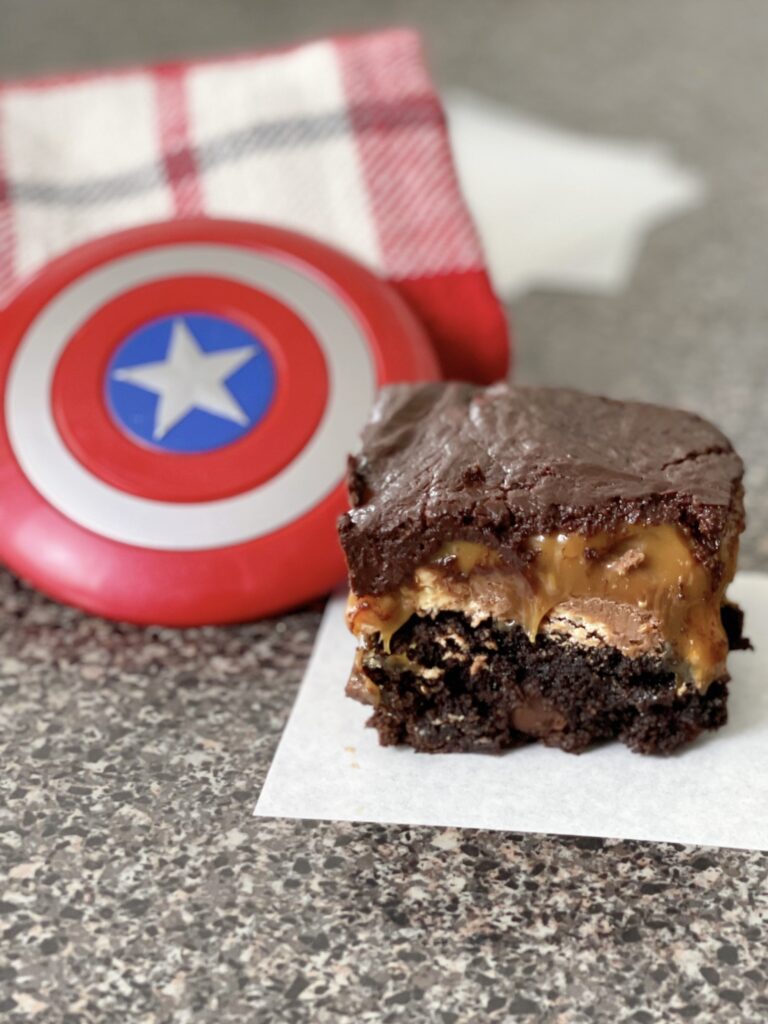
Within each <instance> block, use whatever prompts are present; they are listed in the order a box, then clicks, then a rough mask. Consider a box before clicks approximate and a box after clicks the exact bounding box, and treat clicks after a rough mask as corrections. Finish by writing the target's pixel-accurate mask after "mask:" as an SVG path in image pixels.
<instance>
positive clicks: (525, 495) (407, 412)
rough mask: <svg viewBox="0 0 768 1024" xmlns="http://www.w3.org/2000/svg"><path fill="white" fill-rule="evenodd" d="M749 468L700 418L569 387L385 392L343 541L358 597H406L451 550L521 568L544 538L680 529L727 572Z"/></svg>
mask: <svg viewBox="0 0 768 1024" xmlns="http://www.w3.org/2000/svg"><path fill="white" fill-rule="evenodd" d="M742 475H743V465H742V462H741V459H740V458H739V457H738V455H737V454H736V453H735V452H734V450H733V447H732V446H731V444H730V442H729V441H728V439H727V438H726V437H725V436H724V435H723V434H722V433H721V432H720V431H719V430H718V429H717V428H716V427H715V426H713V425H712V424H711V423H708V422H707V421H706V420H704V419H702V418H701V417H699V416H696V415H694V414H692V413H688V412H683V411H681V410H677V409H668V408H664V407H662V406H656V405H649V404H646V403H641V402H618V401H613V400H611V399H607V398H598V397H594V396H592V395H586V394H583V393H581V392H578V391H573V390H569V389H565V388H525V387H513V386H511V385H508V384H504V383H501V384H495V385H493V386H492V387H490V388H478V387H475V386H474V385H470V384H456V383H448V384H441V383H437V384H408V385H404V384H403V385H394V386H391V387H389V388H386V389H385V390H384V391H383V392H382V394H381V396H380V398H379V400H378V402H377V405H376V407H375V409H374V411H373V414H372V418H371V421H370V423H369V425H368V426H367V427H366V429H365V431H364V433H363V444H362V450H361V452H360V454H359V455H357V456H353V457H351V458H350V460H349V476H348V484H349V493H350V500H351V504H352V509H351V510H350V511H349V512H348V513H347V514H346V515H344V516H342V518H341V519H340V521H339V534H340V537H341V542H342V545H343V547H344V550H345V553H346V556H347V562H348V565H349V571H350V578H351V584H352V588H353V590H354V591H355V592H356V593H358V594H382V593H385V592H387V591H389V590H392V589H393V588H394V587H397V586H399V585H400V584H402V583H403V582H404V581H406V580H407V579H408V578H410V576H411V575H412V573H413V571H414V569H415V568H416V567H417V566H418V565H420V564H423V563H424V562H426V561H427V560H428V559H429V558H430V557H431V556H432V555H434V553H435V552H436V551H437V550H438V548H439V547H440V546H441V544H443V543H444V542H445V541H446V539H448V538H450V539H463V540H473V541H478V542H480V543H483V544H486V545H488V546H489V547H493V548H496V549H497V550H499V551H500V552H501V554H502V556H503V557H504V558H505V559H506V560H508V561H509V562H510V563H511V564H519V563H520V561H521V560H525V559H526V558H529V557H530V553H527V552H526V549H525V546H524V542H525V540H526V538H527V537H529V536H531V535H532V534H538V533H547V534H551V533H557V532H560V531H563V532H579V533H583V534H587V535H589V534H593V533H597V532H598V531H615V530H620V529H621V528H622V526H624V525H626V524H635V523H644V524H655V523H675V524H678V525H679V526H680V527H681V528H682V529H683V530H684V531H685V533H686V534H687V535H688V536H689V537H690V540H691V545H692V548H693V550H694V553H695V555H696V557H697V558H698V559H700V560H701V561H702V562H704V563H705V564H707V565H708V566H709V567H710V568H711V569H712V570H713V572H714V573H715V574H716V573H717V569H718V565H719V558H718V554H719V550H720V545H721V542H722V540H723V538H724V536H725V535H726V533H733V532H734V531H735V532H738V531H740V530H741V529H743V519H744V516H743V504H742V487H741V479H742Z"/></svg>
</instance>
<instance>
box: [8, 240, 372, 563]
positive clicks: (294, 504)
mask: <svg viewBox="0 0 768 1024" xmlns="http://www.w3.org/2000/svg"><path fill="white" fill-rule="evenodd" d="M188 274H207V275H214V276H217V277H223V278H227V279H229V280H233V281H238V282H240V283H242V284H245V285H248V286H250V287H253V288H257V289H259V290H260V291H263V292H267V293H268V294H270V295H273V296H275V297H276V298H278V299H279V300H280V301H281V302H283V303H284V304H285V305H286V306H288V307H290V308H291V309H292V310H293V311H294V312H295V313H296V314H297V315H298V316H300V317H301V318H302V319H303V320H304V321H305V322H306V324H307V325H308V327H309V329H310V330H311V331H312V333H313V334H314V336H315V339H316V340H317V342H318V345H319V346H320V348H321V350H322V352H323V355H324V356H325V360H326V365H327V369H328V403H327V406H326V408H325V411H324V412H323V415H322V418H321V420H320V423H319V424H318V427H317V430H316V431H315V433H314V435H313V436H312V437H311V438H310V440H309V441H308V442H307V444H306V445H305V447H304V448H303V449H302V451H301V452H300V453H299V455H298V456H297V457H296V458H295V459H294V460H293V461H292V462H291V463H290V464H289V465H288V466H286V467H285V468H284V469H283V470H281V471H280V472H279V473H278V474H277V475H276V476H274V477H272V478H271V479H270V480H267V481H265V482H264V483H263V484H261V485H260V486H258V487H256V488H254V489H253V490H251V491H246V492H243V493H242V494H236V495H233V496H232V497H228V498H223V499H220V500H216V501H205V502H197V503H191V502H178V503H176V502H168V501H155V500H152V499H145V498H140V497H138V496H136V495H133V494H128V493H127V492H125V491H121V490H119V489H117V488H115V487H111V486H110V485H109V484H108V483H106V482H105V481H104V480H101V479H99V478H98V477H96V476H94V475H93V474H92V473H91V472H89V471H88V470H87V469H86V468H85V467H84V466H83V465H82V464H81V463H80V462H78V461H77V459H76V458H75V457H74V455H73V454H72V452H70V450H69V449H68V448H67V446H66V444H65V443H64V441H63V440H62V438H61V436H60V435H59V432H58V430H57V428H56V423H55V420H54V417H53V411H52V409H51V404H50V395H51V386H52V382H53V376H54V373H55V370H56V365H57V363H58V360H59V357H60V355H61V353H62V352H63V350H64V348H66V345H67V343H68V342H69V339H70V338H71V337H72V335H73V334H74V332H75V331H76V330H77V329H78V328H79V327H80V326H81V325H82V324H83V323H84V322H85V321H86V320H87V319H88V318H89V317H90V316H91V315H92V314H93V313H95V312H96V311H97V310H98V309H100V308H101V307H102V306H104V305H105V304H106V303H107V302H109V301H110V300H111V299H113V298H115V297H117V296H119V295H120V294H122V293H123V292H125V291H127V290H129V289H130V288H135V287H138V286H140V285H143V284H147V283H150V282H152V281H156V280H158V279H160V278H165V279H167V278H169V277H174V276H181V275H188ZM375 389H376V376H375V370H374V365H373V359H372V355H371V352H370V350H369V347H368V342H367V340H366V334H365V330H364V328H363V326H362V324H361V323H360V322H359V321H358V319H357V317H356V316H355V314H354V311H353V310H352V309H350V308H349V307H347V306H346V305H344V303H343V302H342V301H341V300H340V299H339V297H338V296H337V295H335V294H334V293H333V292H332V291H331V290H330V289H328V288H324V287H323V286H322V285H321V284H320V282H319V281H318V280H317V279H315V278H314V277H311V276H309V275H308V274H306V273H304V272H302V271H301V270H300V269H299V268H298V267H297V266H296V265H293V264H288V263H287V262H282V261H280V260H278V259H277V258H276V257H274V256H265V255H262V254H260V253H257V252H254V251H251V250H248V249H245V248H240V247H237V246H233V245H217V244H204V243H188V244H173V245H168V246H162V247H157V248H153V249H149V250H147V251H145V252H140V253H135V254H131V255H128V256H123V257H120V258H118V259H115V260H113V261H112V262H110V263H108V264H106V265H105V266H101V267H98V268H97V269H95V270H92V271H90V272H89V273H87V274H85V275H83V276H82V277H80V278H78V279H77V280H75V281H73V282H72V283H71V284H69V285H68V286H67V287H66V288H65V289H63V290H62V291H61V292H60V293H59V294H58V295H57V296H56V297H55V298H54V299H52V300H51V302H50V303H49V304H48V305H47V306H46V307H45V308H44V309H43V310H41V312H40V313H39V314H38V315H37V317H36V318H35V320H34V321H33V322H32V323H31V324H30V326H29V328H28V329H27V331H26V333H25V334H24V337H23V338H22V340H21V342H20V343H19V346H18V348H17V350H16V354H15V356H14V359H13V362H12V365H11V369H10V372H9V376H8V383H7V386H6V406H5V408H6V421H7V426H8V435H9V438H10V442H11V447H12V448H13V452H14V454H15V456H16V458H17V460H18V462H19V465H20V466H21V468H22V470H23V471H24V473H25V475H26V476H27V478H28V479H29V481H30V482H31V483H32V485H33V486H34V487H35V488H36V489H37V490H38V491H39V492H40V494H41V495H42V496H43V497H44V498H45V499H46V500H47V501H48V502H50V504H51V505H53V506H54V508H56V509H58V510H59V512H61V513H62V514H63V515H65V516H66V517H67V518H69V519H71V520H73V521H74V522H75V523H78V524H79V525H80V526H82V527H84V528H85V529H87V530H91V531H92V532H93V533H96V534H99V535H100V536H102V537H108V538H110V539H111V540H115V541H120V542H122V543H124V544H135V545H137V546H139V547H143V548H155V549H158V550H166V551H185V550H186V551H190V550H202V549H208V548H219V547H228V546H230V545H233V544H240V543H244V542H246V541H249V540H254V539H256V538H258V537H263V536H265V535H267V534H270V533H274V532H275V531H276V530H279V529H280V528H281V527H283V526H286V525H288V524H289V523H291V522H293V521H295V520H296V519H298V518H300V517H301V516H302V515H304V514H305V513H307V512H309V511H310V510H311V509H312V508H313V507H314V506H315V505H317V504H318V503H319V502H320V501H321V500H322V499H323V498H324V497H325V496H326V495H328V494H329V493H330V492H331V491H332V490H333V489H334V487H336V486H337V484H338V483H339V481H340V480H341V478H342V475H343V467H344V454H345V452H346V451H347V450H348V449H349V447H350V445H352V444H354V443H355V441H356V439H357V435H358V433H359V432H360V430H361V429H362V427H363V425H364V424H365V421H366V419H367V417H368V414H369V412H370V409H371V405H372V404H373V399H374V395H375Z"/></svg>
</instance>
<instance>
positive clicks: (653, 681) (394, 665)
mask: <svg viewBox="0 0 768 1024" xmlns="http://www.w3.org/2000/svg"><path fill="white" fill-rule="evenodd" d="M724 619H725V616H724ZM725 625H726V627H727V630H728V633H729V641H730V644H731V647H732V649H733V648H737V647H741V646H743V645H744V643H745V641H743V639H742V637H741V620H740V616H739V614H738V610H737V609H735V610H734V609H731V610H730V611H729V614H728V619H727V621H726V622H725ZM364 674H365V676H367V677H368V679H369V680H371V681H372V682H373V683H374V684H375V685H376V687H377V688H378V697H377V702H376V708H375V711H374V713H373V715H372V717H371V718H370V720H369V722H368V724H369V725H371V726H373V727H374V728H376V729H377V730H378V733H379V740H380V742H381V743H382V745H385V746H388V745H393V744H401V743H405V744H409V745H410V746H412V747H414V748H415V749H416V750H420V751H425V752H432V753H438V752H449V751H501V750H505V749H508V748H511V747H516V746H520V745H521V744H523V743H529V742H531V741H532V740H539V741H540V742H542V743H544V744H546V745H547V746H552V747H560V748H561V749H562V750H565V751H568V752H570V753H580V752H581V751H583V750H585V749H586V748H587V747H588V746H590V744H593V743H595V742H598V741H601V740H611V739H618V740H620V741H621V742H622V743H625V744H626V745H627V746H628V747H630V748H631V749H632V750H635V751H637V752H639V753H644V754H669V753H672V752H673V751H675V750H677V749H678V748H679V747H681V746H683V745H685V744H686V743H689V742H690V741H691V740H693V739H695V738H696V737H697V736H698V735H699V734H700V733H702V732H703V731H705V730H712V729H718V728H720V726H722V725H724V724H725V722H726V720H727V707H726V702H727V696H728V677H727V676H726V677H724V678H722V679H720V680H717V681H715V682H713V683H712V684H711V685H710V686H709V688H708V689H707V691H706V693H704V694H701V693H698V692H697V691H692V692H686V693H685V694H678V693H677V680H676V678H675V675H674V673H673V672H672V671H671V670H670V668H669V666H668V665H666V664H665V663H664V661H663V660H662V659H660V658H654V657H649V656H642V657H639V658H628V657H626V656H625V655H623V654H622V653H621V652H620V651H619V650H617V649H615V648H612V647H587V646H584V645H579V644H574V643H570V642H568V641H563V640H561V639H556V638H554V637H539V638H537V641H536V644H535V645H534V644H532V643H531V642H530V640H529V639H528V637H527V635H526V634H525V632H524V631H523V629H522V628H521V627H520V626H516V625H513V626H509V627H507V626H500V625H494V624H493V623H491V622H490V621H489V622H487V623H484V624H481V625H479V626H477V627H472V625H471V624H470V623H469V622H468V620H467V619H466V618H465V617H464V616H463V615H461V614H459V613H455V612H443V613H441V614H440V615H438V616H437V617H436V618H434V619H431V618H419V617H416V616H414V617H413V618H411V619H410V620H409V621H408V622H407V623H405V625H404V626H402V627H401V628H400V629H399V630H398V632H397V633H396V634H395V635H394V637H393V638H392V641H391V645H390V653H389V655H387V654H386V652H384V651H383V650H381V649H379V650H378V651H376V650H374V651H373V652H367V653H366V665H365V669H364ZM349 692H350V695H354V692H355V687H351V688H350V690H349Z"/></svg>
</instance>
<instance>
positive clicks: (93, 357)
mask: <svg viewBox="0 0 768 1024" xmlns="http://www.w3.org/2000/svg"><path fill="white" fill-rule="evenodd" d="M2 324H3V338H4V347H3V349H2V352H0V387H1V389H2V394H3V417H2V424H1V425H0V515H2V530H0V558H1V559H2V560H3V561H4V562H5V563H6V564H7V565H8V566H9V567H10V568H11V569H13V570H14V571H16V572H17V573H18V574H19V575H21V576H22V577H24V578H25V579H27V580H29V581H30V582H32V583H33V584H34V585H36V586H37V587H39V588H40V589H41V590H44V591H45V592H47V593H48V594H50V595H51V596H52V597H55V598H57V599H59V600H62V601H66V602H68V603H71V604H75V605H78V606H80V607H82V608H84V609H86V610H88V611H91V612H95V613H97V614H101V615H105V616H108V617H111V618H117V619H123V620H128V621H133V622H142V623H146V622H157V623H163V624H168V625H187V624H188V625H192V624H201V623H214V622H227V621H236V620H241V619H247V618H254V617H259V616H264V615H268V614H271V613H275V612H277V611H280V610H282V609H285V608H288V607H290V606H292V605H296V604H298V603H300V602H302V601H306V600H309V599H311V598H313V597H316V596H319V595H321V594H323V593H325V592H326V591H327V590H328V589H329V588H330V587H332V586H333V585H334V584H335V583H336V582H337V581H338V580H339V579H340V578H341V577H342V576H343V571H344V570H343V559H342V556H341V552H340V549H339V546H338V542H337V540H336V534H335V522H336V518H337V516H338V515H339V514H340V513H341V512H342V511H343V510H344V508H345V507H346V497H345V490H344V484H343V473H344V463H345V456H346V453H347V452H348V451H349V450H350V449H351V448H353V447H354V446H355V444H356V442H357V437H358V435H359V433H360V430H361V428H362V426H363V425H364V423H365V421H366V419H367V417H368V414H369V412H370V408H371V405H372V402H373V399H374V396H375V393H376V391H377V389H378V387H380V386H381V385H383V384H386V383H391V382H394V381H406V380H426V379H435V378H437V377H438V375H439V370H438V364H437V360H436V357H435V355H434V353H433V350H432V347H431V345H430V343H429V341H428V339H427V337H426V335H425V333H424V331H423V329H422V327H421V326H420V325H419V323H418V322H417V321H416V320H415V318H414V317H413V315H412V314H411V313H410V311H409V310H408V308H407V307H406V306H405V305H404V304H403V302H402V300H401V299H400V298H399V297H398V296H397V295H396V294H395V293H394V291H393V290H392V289H391V288H390V287H389V286H388V285H386V284H385V283H384V282H382V281H380V280H379V279H378V278H376V277H375V276H374V275H373V274H371V273H370V272H368V271H367V270H365V269H364V268H362V267H361V266H359V265H358V264H357V263H355V262H354V261H353V260H351V259H349V258H348V257H346V256H344V255H342V254H341V253H339V252H336V251H335V250H333V249H330V248H328V247H327V246H325V245H322V244H321V243H319V242H316V241H313V240H310V239H308V238H304V237H303V236H300V235H297V234H294V233H291V232H287V231H283V230H280V229H277V228H271V227H265V226H261V225H254V224H241V223H238V222H232V221H213V220H194V221H176V222H171V223H166V224H160V225H152V226H149V227H142V228H137V229H134V230H130V231H126V232H122V233H119V234H116V235H112V236H110V237H108V238H104V239H100V240H98V241H96V242H91V243H88V244H86V245H84V246H82V247H80V248H79V249H77V250H74V251H73V252H71V253H69V254H68V255H66V256H64V257H62V258H61V259H59V260H56V261H55V262H53V263H51V264H50V265H49V266H48V267H47V268H46V269H45V270H44V271H43V272H42V273H41V274H40V275H38V276H37V277H36V278H35V279H34V280H33V281H32V282H30V283H29V284H28V285H27V287H26V288H25V289H24V290H23V291H21V292H20V293H19V294H18V295H17V296H16V297H15V299H14V300H13V301H12V303H11V304H10V306H9V307H8V309H7V310H5V311H4V312H3V313H2Z"/></svg>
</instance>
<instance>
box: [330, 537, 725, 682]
mask: <svg viewBox="0 0 768 1024" xmlns="http://www.w3.org/2000/svg"><path fill="white" fill-rule="evenodd" d="M736 547H737V540H736V539H735V538H734V539H733V540H730V541H729V542H727V543H725V544H724V545H723V550H722V561H723V572H722V573H721V574H719V575H718V582H717V583H714V582H713V577H712V574H711V573H710V571H709V570H708V569H707V568H706V567H705V566H703V565H702V564H701V562H699V561H698V560H697V559H696V558H695V556H694V554H693V552H692V550H691V548H690V545H689V543H688V542H687V540H686V537H685V535H684V534H683V532H682V531H681V530H679V529H678V528H677V527H676V526H673V525H669V524H663V525H659V526H636V527H628V528H627V529H626V530H625V531H624V532H622V533H621V534H618V535H617V534H615V533H611V534H608V533H599V534H596V535H593V536H591V537H585V536H583V535H581V534H567V533H560V534H553V535H544V534H542V535H538V536H534V537H531V538H530V539H529V540H528V553H529V554H530V555H531V556H532V557H530V559H529V560H527V561H523V562H522V564H521V565H520V566H519V567H512V566H509V565H508V564H505V563H504V562H503V560H502V558H501V555H500V554H499V553H498V552H497V551H494V550H492V549H490V548H488V547H485V546H484V545H481V544H474V543H470V542H468V541H451V542H449V543H447V544H445V545H444V546H443V547H442V548H441V549H440V550H439V551H438V552H437V554H436V555H435V556H434V558H433V559H432V560H431V561H430V562H429V563H428V564H427V565H424V566H421V567H420V568H418V569H417V570H416V571H415V573H414V576H413V580H412V581H411V582H409V583H408V584H406V585H404V586H402V587H400V588H399V589H398V590H396V591H394V592H391V593H388V594H384V595H381V596H366V595H357V594H354V593H353V594H351V595H350V601H349V606H348V609H347V621H348V624H349V627H350V629H351V630H352V632H353V633H355V634H356V635H358V636H361V635H365V634H371V633H378V634H380V636H381V638H382V640H383V642H384V645H385V648H386V649H387V650H388V649H389V642H390V640H391V638H392V636H393V634H394V633H395V632H396V631H397V630H398V629H399V628H400V626H402V625H403V623H405V622H406V621H407V620H408V619H409V618H410V616H411V615H413V614H421V615H427V614H436V613H437V612H439V611H456V612H463V613H464V614H465V615H467V616H468V617H469V618H470V619H472V620H473V622H478V621H481V620H482V619H485V618H493V619H496V620H500V621H504V622H516V623H519V624H520V625H521V626H522V627H523V628H524V629H525V631H526V632H527V634H528V636H529V637H530V639H531V641H533V640H534V639H535V637H536V635H537V634H538V632H539V630H540V628H541V626H542V623H543V622H544V621H545V620H546V619H547V618H548V617H549V616H550V615H552V614H553V612H555V611H556V610H557V609H558V606H564V607H566V606H568V605H571V606H572V605H573V604H574V603H578V602H579V601H584V600H589V599H594V598H598V599H600V600H601V601H603V602H606V603H608V604H610V605H611V606H618V607H623V608H625V609H630V610H634V611H635V612H636V613H637V614H638V615H640V616H642V617H643V618H644V619H645V620H646V621H647V620H650V621H652V622H653V623H654V624H655V625H656V626H657V629H658V632H659V633H660V634H661V638H662V640H663V642H664V643H665V644H666V645H668V646H669V648H671V650H672V651H673V652H674V655H675V658H676V661H677V663H678V664H677V666H676V667H677V673H678V679H679V680H681V682H682V684H683V685H684V684H685V682H686V681H687V680H688V679H691V680H692V681H693V683H694V684H695V686H696V687H697V688H698V689H700V690H705V689H706V687H707V686H708V684H709V683H710V682H711V681H712V680H713V679H714V678H716V677H717V676H718V675H720V674H722V671H723V667H724V663H725V658H726V655H727V653H728V641H727V638H726V636H725V631H724V630H723V626H722V622H721V618H720V609H721V605H722V602H723V595H724V593H725V588H726V587H727V585H728V583H729V582H730V580H731V579H732V577H733V573H734V569H735V563H736Z"/></svg>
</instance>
